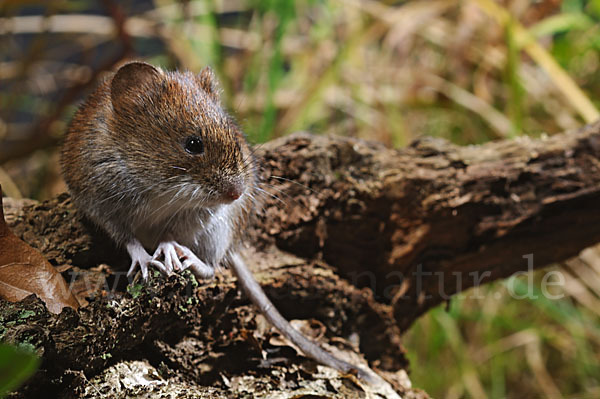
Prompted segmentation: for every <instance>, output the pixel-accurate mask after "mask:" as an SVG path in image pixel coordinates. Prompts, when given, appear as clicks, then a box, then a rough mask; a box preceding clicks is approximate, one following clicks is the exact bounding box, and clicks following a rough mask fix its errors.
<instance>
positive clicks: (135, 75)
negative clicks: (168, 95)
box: [110, 61, 162, 110]
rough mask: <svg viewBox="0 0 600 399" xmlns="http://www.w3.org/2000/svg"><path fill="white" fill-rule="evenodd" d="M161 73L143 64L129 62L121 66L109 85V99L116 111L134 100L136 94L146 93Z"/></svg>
mask: <svg viewBox="0 0 600 399" xmlns="http://www.w3.org/2000/svg"><path fill="white" fill-rule="evenodd" d="M161 74H162V72H161V71H160V70H159V69H156V68H155V67H153V66H152V65H150V64H146V63H145V62H138V61H136V62H130V63H128V64H125V65H123V66H122V67H121V68H119V70H118V71H117V73H116V74H115V76H113V78H112V82H111V84H110V99H111V101H112V104H113V107H114V108H115V109H116V110H119V109H123V108H126V107H127V106H128V105H131V104H132V103H134V102H135V100H136V97H137V96H136V94H138V93H142V92H145V91H147V88H148V87H149V85H150V84H151V83H152V82H155V81H156V80H157V79H159V78H160V76H161Z"/></svg>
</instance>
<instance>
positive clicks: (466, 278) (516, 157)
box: [0, 124, 600, 397]
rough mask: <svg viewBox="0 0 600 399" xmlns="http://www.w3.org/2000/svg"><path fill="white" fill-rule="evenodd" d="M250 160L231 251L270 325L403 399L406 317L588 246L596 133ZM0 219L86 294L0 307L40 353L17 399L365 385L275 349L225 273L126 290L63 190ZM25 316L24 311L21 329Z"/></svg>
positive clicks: (97, 236)
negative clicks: (248, 217)
mask: <svg viewBox="0 0 600 399" xmlns="http://www.w3.org/2000/svg"><path fill="white" fill-rule="evenodd" d="M256 153H257V156H258V157H259V158H260V159H261V160H262V165H263V168H262V183H261V189H262V190H264V199H263V203H262V206H261V207H260V208H259V209H258V211H257V217H256V220H255V224H254V227H253V228H252V229H250V231H249V232H248V238H247V242H248V246H249V248H250V249H249V250H248V251H247V253H246V255H245V256H246V257H247V260H248V264H249V265H250V266H251V268H252V269H253V270H254V272H255V274H256V276H257V279H258V281H259V282H260V283H261V284H262V285H263V287H264V288H265V290H266V292H267V294H268V295H269V296H271V297H272V299H273V301H274V302H275V304H276V306H277V307H278V308H279V309H280V310H281V311H282V313H283V314H284V316H286V317H287V318H288V319H297V320H300V321H299V323H300V325H301V326H304V328H306V329H307V331H308V333H309V334H312V333H314V334H315V335H316V336H317V339H318V340H319V341H320V342H321V343H322V344H324V345H328V347H330V348H331V349H332V350H334V351H337V352H339V353H342V356H355V357H356V359H355V360H356V361H361V360H360V359H361V356H362V357H364V359H366V360H367V361H369V362H370V364H371V365H372V366H374V367H375V368H376V369H378V370H379V371H380V372H381V373H382V375H383V376H384V377H386V378H387V379H388V380H389V381H390V382H392V385H393V386H394V388H395V389H397V391H398V392H399V393H400V394H401V395H402V396H403V397H425V396H426V395H425V394H424V393H422V392H419V391H415V390H411V389H410V382H409V381H408V379H407V378H406V373H405V371H404V370H405V369H406V367H407V364H406V361H405V360H404V357H403V350H402V347H401V344H400V334H401V332H402V331H403V330H405V329H406V328H407V327H408V326H409V325H410V324H411V323H412V322H413V321H414V320H415V319H416V318H418V316H420V315H421V314H423V313H424V312H426V311H427V309H429V308H431V307H432V306H435V305H437V304H439V303H441V302H444V301H447V300H448V299H449V298H450V297H451V296H452V295H453V294H456V293H457V292H460V291H463V290H465V289H467V288H469V287H472V286H474V285H479V284H484V283H487V282H489V281H493V280H495V279H499V278H503V277H506V276H509V275H511V274H513V273H515V272H517V271H522V270H527V269H528V268H530V267H532V268H541V267H544V266H545V265H547V264H550V263H553V262H559V261H563V260H565V259H568V258H569V257H572V256H574V255H576V254H577V253H578V252H579V251H581V250H582V249H584V248H585V247H587V246H590V245H593V244H595V243H597V242H599V241H600V223H599V221H600V220H599V219H600V213H599V212H598V208H599V207H600V202H599V199H600V173H598V172H599V170H600V160H599V157H600V124H594V125H590V126H587V127H586V128H584V129H581V130H580V131H577V132H567V133H564V134H561V135H556V136H553V137H544V138H541V139H530V138H519V139H515V140H507V141H500V142H495V143H488V144H485V145H481V146H469V147H458V146H455V145H452V144H450V143H448V142H446V141H443V140H439V139H431V138H423V139H420V140H418V141H416V142H415V143H413V144H412V145H411V146H410V147H408V148H405V149H401V150H391V149H387V148H385V147H384V146H383V145H380V144H377V143H372V142H365V141H362V140H358V139H353V138H341V137H320V136H312V135H309V134H302V133H300V134H295V135H292V136H289V137H286V138H282V139H279V140H276V141H273V142H270V143H267V144H265V145H263V146H261V147H259V148H257V150H256ZM5 213H6V215H7V220H8V223H9V226H10V227H11V228H12V230H13V231H14V232H15V234H17V235H18V236H19V237H21V238H23V239H24V240H25V241H26V242H27V243H29V244H30V245H32V246H33V247H35V248H37V249H39V250H40V251H41V252H42V253H43V254H44V255H45V256H46V257H47V258H48V260H49V261H50V262H51V263H52V264H53V265H54V266H55V267H57V268H59V270H61V271H62V272H63V275H64V276H65V277H66V278H67V280H68V281H69V282H71V283H72V287H73V289H75V290H78V292H79V293H80V295H83V296H84V297H86V301H87V302H89V303H88V305H87V306H85V307H83V308H81V309H80V310H79V311H78V312H75V311H72V310H66V311H63V313H61V314H60V315H59V316H54V315H50V314H48V313H47V312H46V311H45V309H44V307H43V304H42V303H41V302H40V301H39V300H37V299H35V298H33V297H30V298H28V299H27V300H25V301H23V302H21V303H16V304H11V303H7V302H0V317H1V318H2V320H3V321H4V325H3V326H2V329H0V338H1V339H2V340H5V341H9V342H17V343H22V342H29V343H31V344H32V345H33V347H34V348H35V349H36V350H37V351H38V352H39V353H40V354H41V355H42V357H43V358H44V363H43V366H42V370H41V371H40V372H38V374H37V375H36V377H35V379H34V380H33V381H32V382H30V383H29V384H28V385H27V386H26V387H25V388H24V389H23V390H22V391H21V392H20V395H35V394H36V393H39V392H40V391H39V387H44V388H43V389H44V392H45V393H48V392H53V393H54V394H56V395H57V396H63V397H83V396H84V393H86V392H87V394H89V395H92V396H89V397H94V396H93V393H90V389H92V388H98V387H106V386H107V385H105V383H106V381H108V380H110V378H111V377H110V376H111V375H113V374H111V373H114V372H116V371H115V370H119V367H121V369H122V368H123V367H124V368H125V369H126V370H130V371H131V370H143V373H145V374H144V375H149V374H152V373H156V372H157V371H156V370H159V371H158V373H159V374H161V372H160V370H162V372H163V374H161V375H159V377H160V378H158V377H157V378H158V380H160V381H169V384H170V385H173V384H175V383H177V384H181V383H184V384H187V385H186V386H187V389H190V390H191V391H190V392H192V391H193V392H196V393H198V392H203V393H207V392H211V394H212V395H213V396H214V397H241V396H243V395H244V393H247V392H248V390H249V389H250V388H249V387H253V388H252V389H256V391H254V392H257V393H256V395H259V396H260V395H265V394H267V393H271V394H273V393H274V392H287V393H289V394H290V395H292V393H293V394H298V393H299V392H301V393H302V394H311V395H317V394H324V391H322V389H325V388H323V386H324V385H323V384H324V381H329V383H330V384H333V385H334V386H335V387H336V388H335V389H336V390H337V391H336V394H339V395H346V396H343V397H352V396H353V395H359V391H360V392H362V390H363V389H366V388H364V387H360V384H357V383H356V381H353V383H352V384H348V382H347V381H348V378H351V377H343V376H341V377H340V376H333V375H331V374H327V373H326V372H325V371H323V370H324V369H323V368H319V367H317V366H316V365H314V364H311V363H310V362H309V361H307V360H306V359H301V357H300V355H298V354H296V353H295V352H294V350H293V349H292V348H291V347H290V346H288V345H286V344H285V343H282V342H281V341H282V340H281V339H280V337H278V336H277V334H276V333H275V332H274V331H271V330H270V329H269V328H268V327H266V326H265V325H264V322H263V321H262V320H261V319H260V318H257V317H255V314H256V312H255V311H254V309H252V307H251V306H250V305H249V303H248V302H247V301H245V300H244V298H243V297H242V296H241V295H240V294H239V293H238V291H237V289H236V287H235V281H234V279H233V278H232V277H231V275H230V274H229V273H228V272H226V271H225V272H224V273H222V274H221V275H220V276H219V277H218V278H217V279H215V280H212V281H203V282H199V283H196V282H195V280H194V279H191V278H189V276H187V277H182V276H172V277H170V278H168V279H165V278H163V277H156V278H155V279H153V280H152V282H151V283H150V284H149V285H147V286H145V285H141V284H133V285H130V286H129V288H127V281H126V279H125V278H124V277H123V273H122V272H119V270H124V269H125V267H126V263H127V257H126V254H124V253H122V252H117V251H115V250H114V248H113V246H112V244H111V243H110V241H109V240H108V239H107V238H106V237H104V236H103V235H102V234H101V233H99V232H97V231H95V229H94V228H93V227H91V226H89V225H86V224H85V223H82V222H81V221H80V219H79V216H78V215H77V212H76V211H75V210H74V209H73V207H72V205H71V202H70V198H69V196H68V195H66V194H65V195H62V196H60V197H58V198H56V199H53V200H50V201H46V202H44V203H31V202H22V201H21V202H19V201H7V204H5ZM524 257H525V258H524ZM98 265H103V266H100V267H98ZM119 266H121V267H122V268H121V269H120V268H119ZM132 287H133V288H132ZM25 310H28V311H33V315H31V313H28V314H30V315H31V316H30V317H28V318H26V320H23V319H22V318H21V317H20V316H19V315H22V314H23V313H22V312H23V311H25ZM307 320H315V321H313V322H307ZM302 321H304V322H302ZM315 331H316V332H315ZM337 337H343V339H340V338H337ZM290 359H292V360H291V361H290ZM131 361H138V362H140V361H141V363H135V364H133V363H127V362H131ZM149 370H153V371H149ZM131 372H132V373H133V371H131ZM117 374H118V372H117ZM100 377H103V378H105V380H104V381H99V380H95V381H96V382H94V381H91V382H90V380H89V378H100ZM292 381H293V383H292ZM332 381H333V382H332ZM311 384H312V385H311ZM120 385H121V386H127V384H126V383H123V382H122V381H121V384H120ZM159 385H160V384H159ZM48 386H50V387H51V388H48ZM36 387H37V388H36ZM136 387H137V388H135V387H134V388H131V389H138V388H139V386H136ZM307 387H308V388H307ZM154 388H156V389H158V388H159V387H156V386H154V387H153V388H152V389H154ZM304 388H307V389H308V390H302V389H304ZM36 389H38V391H36ZM49 389H50V390H49ZM106 389H112V388H106ZM115 389H116V388H115ZM261 389H262V390H261ZM311 389H312V390H311ZM327 389H329V388H327ZM344 390H346V391H344ZM68 392H75V393H73V394H72V396H69V395H70V394H67V393H68ZM77 392H78V393H77ZM154 392H155V393H156V392H157V391H154ZM340 392H345V393H343V394H342V393H340ZM127 393H128V394H132V391H127Z"/></svg>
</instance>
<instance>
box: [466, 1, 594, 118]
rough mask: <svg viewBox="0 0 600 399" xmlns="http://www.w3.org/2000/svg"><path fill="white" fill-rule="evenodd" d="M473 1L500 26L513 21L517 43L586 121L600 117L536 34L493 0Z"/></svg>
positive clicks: (505, 25)
mask: <svg viewBox="0 0 600 399" xmlns="http://www.w3.org/2000/svg"><path fill="white" fill-rule="evenodd" d="M472 1H473V2H475V3H476V4H477V5H478V6H479V7H480V8H481V9H482V10H483V11H484V12H485V13H486V14H487V15H488V16H490V17H491V18H492V19H495V20H496V22H497V23H499V24H500V25H501V26H502V27H504V28H506V27H507V26H508V25H509V24H512V26H513V29H514V32H513V33H514V37H515V41H516V44H517V45H519V46H520V48H522V49H523V50H524V51H525V52H526V53H527V54H528V55H529V56H530V57H531V58H532V59H533V60H534V61H535V62H536V63H537V64H538V65H539V66H540V67H541V68H543V69H544V70H545V71H546V73H547V74H548V76H549V77H550V79H552V81H553V82H554V84H555V85H556V87H558V89H559V90H560V91H561V92H562V93H563V95H564V96H565V98H566V99H567V101H569V103H570V104H571V106H572V107H573V108H574V109H575V110H576V111H577V112H578V113H579V115H581V117H582V118H583V119H584V120H585V121H586V122H587V123H591V122H593V121H595V120H597V119H598V118H600V112H598V110H597V109H596V107H595V106H594V104H593V103H592V102H591V100H590V99H589V98H588V97H587V96H586V94H585V93H584V92H583V90H581V88H580V87H579V86H578V85H577V84H576V83H575V82H574V81H573V79H572V78H571V77H570V76H569V75H568V74H567V72H565V70H564V69H563V68H561V66H560V65H559V64H558V63H557V62H556V60H555V59H554V58H553V57H552V55H551V54H550V53H549V52H548V51H547V50H546V49H545V48H544V47H542V45H540V44H539V43H538V42H537V40H536V39H535V37H533V35H531V33H530V32H529V31H528V30H527V29H526V28H525V27H523V25H521V24H520V23H519V22H518V21H516V20H514V18H513V17H512V16H511V14H510V12H509V11H508V10H506V9H505V8H504V7H502V6H501V5H499V4H497V3H495V2H494V1H492V0H472Z"/></svg>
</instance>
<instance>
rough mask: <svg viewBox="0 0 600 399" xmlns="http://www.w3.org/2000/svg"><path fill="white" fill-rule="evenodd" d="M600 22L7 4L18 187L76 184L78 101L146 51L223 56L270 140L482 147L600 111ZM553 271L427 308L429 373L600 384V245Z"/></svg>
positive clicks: (484, 1) (2, 118)
mask: <svg viewBox="0 0 600 399" xmlns="http://www.w3.org/2000/svg"><path fill="white" fill-rule="evenodd" d="M599 22H600V0H590V1H584V0H567V1H558V0H537V1H534V0H502V1H500V0H460V1H459V0H423V1H372V0H369V1H364V0H363V1H359V0H347V1H341V0H339V1H334V0H331V1H328V0H322V1H317V0H299V1H296V2H291V1H284V0H279V1H277V0H268V1H258V0H221V1H167V0H155V1H149V0H128V1H113V0H101V1H91V0H88V1H84V0H77V1H41V0H38V1H35V0H29V1H11V0H3V1H1V2H0V184H2V186H3V188H4V191H5V195H9V196H13V197H20V196H23V197H31V198H35V199H45V198H48V197H51V196H53V195H56V194H57V193H60V192H62V191H64V190H65V186H64V183H63V182H62V180H61V179H60V173H59V172H60V171H59V167H58V153H57V148H58V144H59V142H60V139H61V137H62V135H63V133H64V131H65V129H66V126H67V124H68V121H69V118H70V115H72V113H73V112H74V110H75V109H76V107H77V104H78V102H79V101H80V100H81V99H82V98H83V97H85V95H86V94H87V93H89V92H90V90H92V89H93V87H94V86H95V84H96V83H97V82H98V80H99V79H102V78H103V77H104V76H105V74H106V71H110V70H112V69H114V68H115V67H116V66H117V65H119V64H120V63H122V62H124V60H126V59H133V58H136V59H143V60H146V61H148V62H150V63H153V64H157V65H161V66H163V67H165V68H181V69H190V70H192V71H199V70H200V68H201V67H202V66H204V65H207V64H209V65H211V66H212V67H213V68H214V69H215V71H216V73H217V75H218V76H219V78H220V81H221V84H222V88H223V102H224V104H225V105H226V106H227V108H228V109H229V110H231V112H232V113H233V114H234V115H235V117H236V118H237V120H238V121H239V123H240V125H241V126H242V127H243V129H244V130H245V132H246V133H247V135H248V136H249V138H250V140H251V141H252V142H254V143H259V142H263V141H267V140H269V139H272V138H274V137H278V136H281V135H285V134H288V133H291V132H293V131H297V130H307V131H310V132H312V133H318V134H329V133H332V134H339V135H348V136H354V137H360V138H365V139H371V140H379V141H382V142H384V143H386V144H387V145H389V146H391V147H402V146H404V145H406V144H408V143H409V142H410V141H411V140H413V139H414V138H416V137H418V136H421V135H431V136H438V137H444V138H446V139H448V140H451V141H453V142H456V143H459V144H463V145H468V144H475V143H483V142H486V141H489V140H496V139H503V138H513V137H516V136H518V135H531V136H536V137H538V136H541V135H546V134H547V135H551V134H555V133H558V132H562V131H564V130H568V129H575V128H577V127H580V126H582V125H584V124H585V123H589V122H592V121H594V120H596V119H597V118H598V117H599V115H600V114H599V113H598V109H599V108H600V72H599V70H600V67H599V66H600V23H599ZM553 267H554V268H557V269H556V270H560V271H561V273H563V276H565V283H564V284H562V285H561V286H560V287H557V293H558V294H561V295H562V296H563V298H562V299H560V300H550V299H548V298H546V297H544V296H543V295H538V298H537V299H529V298H528V299H514V298H513V297H511V296H510V295H507V288H506V284H507V282H502V283H495V284H493V285H490V286H487V287H484V288H481V289H480V291H479V294H481V295H470V294H472V292H467V293H466V294H464V295H460V296H458V297H456V298H454V299H453V300H452V302H451V304H450V306H449V309H442V308H438V309H434V310H433V311H431V312H429V314H428V315H427V316H425V317H423V318H422V319H421V320H420V321H418V322H417V323H416V324H415V325H414V326H413V327H412V328H411V329H410V330H409V331H408V332H407V334H406V336H405V341H404V342H405V347H406V349H407V351H408V353H409V357H410V359H411V370H412V373H411V378H412V380H413V383H414V385H415V386H417V387H420V388H423V389H424V390H426V391H427V392H429V393H430V394H432V395H433V396H434V397H436V398H448V399H450V398H463V397H464V398H546V397H548V398H600V320H599V316H600V299H599V298H600V251H598V250H597V249H589V250H587V251H585V252H584V253H583V254H582V255H581V256H580V257H579V258H578V259H574V260H572V261H570V262H568V263H566V264H564V265H556V266H553ZM532 277H533V278H534V281H536V282H539V280H540V279H541V277H542V274H541V272H538V273H536V274H535V275H534V276H532ZM526 278H527V277H521V278H519V279H516V280H514V281H512V282H511V283H514V284H515V286H516V287H520V285H522V284H525V283H526ZM534 286H535V287H539V284H534Z"/></svg>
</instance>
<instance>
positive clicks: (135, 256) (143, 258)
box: [127, 241, 171, 280]
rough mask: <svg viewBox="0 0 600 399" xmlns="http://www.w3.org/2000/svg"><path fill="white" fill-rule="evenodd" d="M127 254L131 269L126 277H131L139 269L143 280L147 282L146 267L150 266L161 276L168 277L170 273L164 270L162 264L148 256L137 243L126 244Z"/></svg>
mask: <svg viewBox="0 0 600 399" xmlns="http://www.w3.org/2000/svg"><path fill="white" fill-rule="evenodd" d="M127 252H129V256H130V257H131V267H130V268H129V271H128V272H127V277H131V276H132V275H133V274H134V272H135V271H136V270H137V269H138V267H139V269H140V271H141V272H142V277H143V279H144V280H148V266H150V265H152V266H154V267H156V268H157V269H158V270H159V271H160V272H161V273H163V274H167V275H168V274H170V273H171V272H169V271H168V270H167V268H165V266H164V265H163V264H162V262H160V261H157V260H155V259H154V258H153V257H152V256H150V255H149V254H148V252H146V250H145V249H144V247H142V245H141V244H140V243H139V242H137V241H133V242H131V243H129V244H127Z"/></svg>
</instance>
